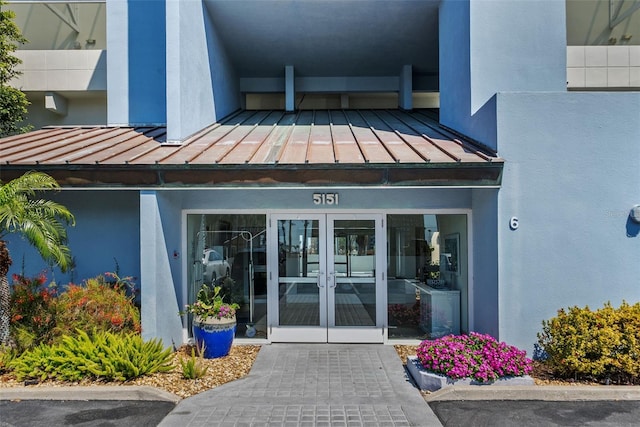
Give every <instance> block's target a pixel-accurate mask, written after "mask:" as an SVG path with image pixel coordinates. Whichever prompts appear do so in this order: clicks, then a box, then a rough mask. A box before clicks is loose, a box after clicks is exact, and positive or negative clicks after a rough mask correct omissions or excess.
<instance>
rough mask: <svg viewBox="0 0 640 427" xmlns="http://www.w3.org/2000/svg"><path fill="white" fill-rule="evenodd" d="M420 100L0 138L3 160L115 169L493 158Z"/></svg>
mask: <svg viewBox="0 0 640 427" xmlns="http://www.w3.org/2000/svg"><path fill="white" fill-rule="evenodd" d="M502 162H503V161H502V159H501V158H499V157H498V156H497V154H496V153H495V152H492V151H491V150H489V149H487V148H486V147H484V146H482V145H481V144H478V143H476V142H474V141H471V140H469V139H467V138H464V137H462V136H460V135H457V134H455V133H454V132H452V131H450V130H448V129H446V128H444V127H443V126H441V125H440V124H439V123H438V121H437V117H436V116H434V113H433V112H431V111H429V110H414V111H411V112H408V111H401V110H307V111H298V112H295V113H289V112H284V111H279V110H278V111H273V110H270V111H249V110H243V111H240V112H238V113H236V114H234V115H232V116H230V117H228V118H226V119H224V120H222V121H221V122H220V123H215V124H213V125H211V126H208V127H206V128H204V129H202V130H201V131H199V132H197V133H196V134H194V135H192V136H191V137H189V138H187V139H185V140H184V141H182V142H181V143H179V144H175V143H167V141H166V128H165V127H108V126H107V127H105V126H92V127H86V126H73V127H66V126H63V127H45V128H43V129H41V130H37V131H33V132H29V133H26V134H21V135H16V136H12V137H7V138H3V139H0V173H2V171H3V170H4V171H5V173H2V174H3V175H6V171H7V169H14V168H15V169H24V168H36V169H46V170H64V169H69V170H72V169H77V170H81V169H83V170H102V171H107V170H109V168H111V170H112V171H114V172H115V171H116V170H118V171H120V172H122V171H125V170H127V169H129V170H141V169H145V167H146V169H149V167H150V166H152V167H153V168H156V169H170V170H174V171H175V170H179V169H184V170H211V171H213V170H218V169H224V170H235V171H240V170H251V169H265V168H266V169H270V170H272V171H273V170H277V169H278V168H279V167H282V168H288V169H295V170H304V169H309V168H310V169H318V168H320V169H322V168H324V169H326V170H333V169H339V168H357V169H360V168H389V167H391V168H393V167H400V168H410V169H414V168H418V169H419V168H427V167H439V168H445V169H447V168H457V167H458V168H459V167H465V166H477V167H487V166H488V167H491V168H494V169H495V167H499V168H500V169H501V165H502Z"/></svg>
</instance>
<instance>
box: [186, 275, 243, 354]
mask: <svg viewBox="0 0 640 427" xmlns="http://www.w3.org/2000/svg"><path fill="white" fill-rule="evenodd" d="M220 290H221V287H220V286H215V287H213V288H212V287H211V286H208V285H206V284H205V285H202V287H201V288H200V290H199V291H198V295H197V297H196V301H195V302H194V303H193V304H188V305H187V306H186V311H187V312H188V313H191V314H193V336H194V338H195V340H196V343H197V346H198V347H199V348H203V347H204V357H205V358H207V359H214V358H217V357H224V356H226V355H227V354H229V350H231V344H232V343H233V337H234V335H235V333H236V310H237V309H238V308H239V305H238V304H235V303H226V302H224V300H223V296H222V295H221V294H220Z"/></svg>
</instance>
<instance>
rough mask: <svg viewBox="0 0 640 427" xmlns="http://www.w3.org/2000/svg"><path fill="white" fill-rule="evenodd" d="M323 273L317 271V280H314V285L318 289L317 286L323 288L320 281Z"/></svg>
mask: <svg viewBox="0 0 640 427" xmlns="http://www.w3.org/2000/svg"><path fill="white" fill-rule="evenodd" d="M323 274H324V273H323V272H322V271H318V280H317V282H316V285H317V286H318V289H319V288H324V283H323V282H322V275H323Z"/></svg>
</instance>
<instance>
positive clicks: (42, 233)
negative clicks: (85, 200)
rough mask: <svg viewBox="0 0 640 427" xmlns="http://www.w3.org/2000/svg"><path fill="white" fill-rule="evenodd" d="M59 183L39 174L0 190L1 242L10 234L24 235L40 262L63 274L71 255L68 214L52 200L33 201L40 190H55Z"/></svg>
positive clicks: (8, 184)
mask: <svg viewBox="0 0 640 427" xmlns="http://www.w3.org/2000/svg"><path fill="white" fill-rule="evenodd" d="M57 188H59V185H58V183H57V182H56V180H55V179H53V178H52V177H51V176H49V175H47V174H45V173H42V172H33V171H32V172H27V173H25V174H24V175H22V176H21V177H19V178H16V179H14V180H12V181H10V182H8V183H6V184H2V185H1V186H0V239H2V238H3V237H4V236H5V235H7V234H9V233H18V234H21V235H23V236H24V237H25V238H26V239H27V240H28V241H29V243H30V244H31V245H33V246H34V247H35V248H36V250H37V251H38V252H39V253H40V255H41V256H42V258H43V259H44V260H45V261H47V262H51V263H53V264H56V265H58V266H59V267H60V269H61V270H62V271H66V270H67V269H68V268H69V266H70V265H71V251H70V250H69V248H68V247H67V246H66V243H67V230H66V228H65V226H66V225H74V224H75V218H74V216H73V214H71V212H69V210H68V209H67V208H66V207H64V206H62V205H60V204H58V203H56V202H53V201H51V200H46V199H39V198H36V197H35V196H36V192H37V191H40V190H55V189H57Z"/></svg>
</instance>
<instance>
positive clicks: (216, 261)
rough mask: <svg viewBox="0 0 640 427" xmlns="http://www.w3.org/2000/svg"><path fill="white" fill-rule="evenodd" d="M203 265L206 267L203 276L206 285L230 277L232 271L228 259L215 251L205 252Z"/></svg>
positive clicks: (208, 250)
mask: <svg viewBox="0 0 640 427" xmlns="http://www.w3.org/2000/svg"><path fill="white" fill-rule="evenodd" d="M202 264H203V265H204V268H203V274H202V279H203V280H204V283H215V282H216V281H217V280H218V279H219V278H221V277H226V276H228V275H229V272H230V271H231V266H230V265H229V263H228V262H227V259H226V258H225V257H223V256H222V255H220V253H219V252H218V251H215V250H213V249H207V250H205V251H204V254H203V256H202Z"/></svg>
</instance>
